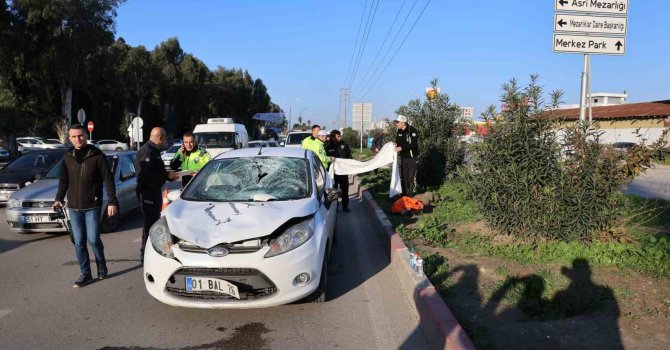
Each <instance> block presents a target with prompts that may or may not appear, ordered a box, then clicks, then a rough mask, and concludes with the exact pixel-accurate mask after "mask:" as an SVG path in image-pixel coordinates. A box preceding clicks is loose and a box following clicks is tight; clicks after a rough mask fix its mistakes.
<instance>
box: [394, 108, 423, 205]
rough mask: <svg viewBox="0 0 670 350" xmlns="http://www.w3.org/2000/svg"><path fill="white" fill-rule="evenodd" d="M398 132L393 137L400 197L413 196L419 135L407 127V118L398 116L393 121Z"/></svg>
mask: <svg viewBox="0 0 670 350" xmlns="http://www.w3.org/2000/svg"><path fill="white" fill-rule="evenodd" d="M394 123H395V124H396V127H397V128H398V132H397V134H396V137H395V145H396V147H395V151H396V152H398V154H400V183H401V185H402V195H403V196H408V197H412V196H414V177H415V176H416V157H417V156H418V155H419V134H418V132H417V131H416V128H414V127H413V126H411V125H409V123H408V120H407V117H405V116H404V115H398V116H397V117H396V119H395V121H394Z"/></svg>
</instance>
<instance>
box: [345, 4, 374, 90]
mask: <svg viewBox="0 0 670 350" xmlns="http://www.w3.org/2000/svg"><path fill="white" fill-rule="evenodd" d="M367 7H368V0H365V5H363V13H361V21H360V22H359V23H358V33H357V34H356V42H355V43H354V50H353V51H352V52H351V58H350V59H349V68H347V75H345V79H344V86H346V84H347V81H348V80H349V75H350V74H351V65H352V63H353V62H354V56H355V55H356V51H357V50H356V49H357V48H358V38H359V37H360V35H361V28H362V27H363V18H365V12H366V9H367ZM370 8H372V6H370Z"/></svg>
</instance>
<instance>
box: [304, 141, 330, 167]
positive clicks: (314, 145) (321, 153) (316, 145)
mask: <svg viewBox="0 0 670 350" xmlns="http://www.w3.org/2000/svg"><path fill="white" fill-rule="evenodd" d="M302 148H304V149H308V150H310V151H312V152H314V154H316V155H317V157H319V160H320V161H321V163H323V166H324V167H326V168H328V164H330V158H329V157H328V155H326V147H325V146H324V144H323V142H321V140H319V139H317V138H313V137H312V136H308V137H307V138H306V139H304V140H302Z"/></svg>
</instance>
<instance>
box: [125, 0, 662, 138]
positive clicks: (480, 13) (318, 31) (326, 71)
mask: <svg viewBox="0 0 670 350" xmlns="http://www.w3.org/2000/svg"><path fill="white" fill-rule="evenodd" d="M373 2H374V0H369V1H365V0H359V1H352V0H336V1H332V0H331V1H316V0H314V1H306V0H296V1H289V0H282V1H276V0H275V1H270V0H268V1H264V0H258V1H242V0H238V1H230V0H211V1H205V0H191V1H176V0H127V1H126V2H125V3H123V4H122V5H121V6H120V8H119V9H118V16H117V20H116V35H117V37H123V38H124V39H125V40H126V42H127V43H128V44H131V45H135V46H137V45H144V46H145V47H147V48H148V49H153V48H154V47H155V46H157V45H158V44H160V42H162V41H164V40H166V39H167V38H170V37H177V38H178V39H179V42H180V44H181V46H182V48H183V49H184V51H185V52H187V53H192V54H194V55H195V56H196V57H198V58H200V59H201V60H203V61H204V62H205V64H207V66H208V67H209V68H210V69H215V68H216V67H217V66H223V67H226V68H242V69H246V70H248V71H249V73H250V74H251V75H252V77H253V78H260V79H262V80H263V82H264V84H265V85H266V86H267V88H268V93H269V94H270V96H271V98H272V101H273V102H275V103H277V104H278V105H279V106H280V107H281V108H283V109H284V110H285V112H286V115H287V117H288V116H289V112H290V113H291V116H292V122H296V120H297V118H298V116H299V115H302V117H303V120H311V121H312V123H319V124H321V125H325V126H326V127H327V128H331V127H334V126H335V125H336V124H335V122H336V118H337V115H338V113H344V112H343V111H340V102H339V101H340V89H341V88H343V87H346V86H350V87H351V102H361V101H363V102H371V103H372V106H373V107H372V114H373V118H374V119H375V120H382V119H384V118H390V119H392V118H393V117H394V116H395V111H396V109H397V108H398V107H399V106H401V105H404V104H406V103H407V102H409V101H410V100H412V99H415V98H423V96H424V91H425V88H426V87H428V86H429V85H430V81H431V80H432V79H434V78H438V79H439V86H440V89H441V91H442V93H447V94H448V95H449V97H450V99H451V101H452V102H454V103H457V104H458V105H460V106H470V107H474V108H475V115H476V116H477V115H479V114H480V113H481V112H482V111H483V110H484V109H485V108H486V107H487V106H488V105H490V104H494V105H496V106H498V108H499V106H500V94H501V89H500V87H501V85H502V84H503V83H505V82H507V81H509V79H511V78H518V79H519V81H520V82H522V83H526V82H528V77H529V75H530V74H532V73H537V74H539V76H540V84H541V85H543V86H544V88H545V91H547V92H550V91H552V90H555V89H558V90H562V91H564V93H565V96H564V98H563V100H564V102H565V103H567V104H574V103H579V93H580V77H581V71H582V64H583V55H581V54H566V53H553V52H552V33H553V20H554V12H555V11H554V3H553V0H506V1H497V0H481V1H445V0H405V1H402V0H382V1H379V2H378V3H377V2H375V4H378V5H377V6H376V12H375V11H374V10H373V11H372V12H373V14H374V16H369V17H368V13H369V12H368V11H367V9H369V8H370V7H371V6H370V5H371V4H372V3H373ZM629 2H630V10H629V15H628V25H629V29H628V36H627V48H626V54H625V56H605V55H592V56H591V65H592V72H591V76H592V84H593V87H592V90H593V92H594V93H595V92H614V93H620V92H623V91H627V93H628V95H629V102H631V103H632V102H645V101H655V100H667V99H670V64H669V63H668V62H670V45H669V44H670V26H668V25H667V14H668V13H670V1H667V0H630V1H629ZM366 5H367V7H366ZM412 6H414V7H413V8H412ZM401 7H402V11H399V10H400V9H401ZM424 7H425V11H424V12H423V15H422V16H420V17H419V14H420V13H421V11H422V10H423V9H424ZM364 9H365V10H366V11H365V12H364ZM410 9H412V11H411V12H409V10H410ZM364 13H365V16H362V15H363V14H364ZM408 13H409V17H406V16H407V15H408ZM396 16H397V18H398V19H397V20H396V22H395V25H393V26H392V24H394V18H396ZM368 18H370V20H369V22H368ZM405 18H407V20H406V21H405ZM417 18H418V21H417V22H416V25H415V26H414V28H413V30H412V31H411V33H409V36H407V39H406V41H405V42H404V45H403V46H402V47H400V49H399V50H398V51H397V52H398V53H397V55H396V56H395V58H394V59H393V60H392V61H390V64H388V68H387V70H386V71H384V73H383V74H382V75H380V73H381V72H382V70H383V68H384V67H386V66H387V62H389V60H390V58H391V57H392V56H393V54H394V53H395V52H396V50H397V48H398V47H399V46H400V44H401V42H402V41H403V39H404V38H405V37H406V35H407V33H408V32H409V29H410V27H412V24H413V23H415V21H416V20H417ZM361 19H363V21H362V22H363V25H362V28H360V32H364V29H365V24H366V22H368V23H371V25H370V26H369V34H368V35H367V41H366V42H365V45H363V51H362V52H360V51H359V52H357V53H356V54H354V48H355V46H356V43H357V40H356V39H357V35H358V33H359V24H360V23H361ZM403 21H405V25H404V26H401V24H402V23H403ZM398 29H401V31H400V34H397V39H396V40H395V41H394V40H393V39H394V38H396V33H397V32H398ZM389 33H390V34H389ZM361 36H362V35H361ZM385 38H387V40H386V44H385V45H384V46H383V47H382V44H383V43H384V39H385ZM391 43H393V46H392V47H391V49H388V47H389V44H391ZM357 46H358V47H359V48H360V46H361V45H357ZM387 50H388V52H389V53H388V55H386V56H385V53H386V52H387ZM352 57H360V63H359V64H358V67H359V68H358V72H357V74H356V75H355V77H354V76H353V74H352V72H353V70H354V69H352V67H355V66H356V65H355V62H356V61H357V60H353V62H354V64H352ZM384 57H385V60H384V61H383V62H384V63H382V64H379V61H380V60H381V59H382V58H384ZM375 58H376V59H377V60H376V62H375ZM373 63H377V64H375V65H373ZM377 67H379V68H377ZM375 72H377V75H374V73H375ZM377 77H378V78H377ZM352 78H353V80H352ZM374 81H377V83H376V84H373V82H374ZM368 90H369V91H368ZM366 92H367V94H366ZM347 114H348V115H349V118H350V116H351V105H350V106H348V112H347ZM348 123H350V120H349V121H348Z"/></svg>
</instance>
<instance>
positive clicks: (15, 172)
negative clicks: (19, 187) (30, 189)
mask: <svg viewBox="0 0 670 350" xmlns="http://www.w3.org/2000/svg"><path fill="white" fill-rule="evenodd" d="M44 170H45V169H43V168H21V169H2V170H0V183H10V184H11V183H13V184H23V183H24V182H26V181H28V180H30V179H32V178H33V177H34V176H35V175H37V174H41V173H43V172H44Z"/></svg>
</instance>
